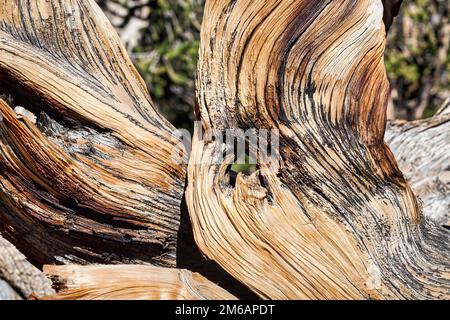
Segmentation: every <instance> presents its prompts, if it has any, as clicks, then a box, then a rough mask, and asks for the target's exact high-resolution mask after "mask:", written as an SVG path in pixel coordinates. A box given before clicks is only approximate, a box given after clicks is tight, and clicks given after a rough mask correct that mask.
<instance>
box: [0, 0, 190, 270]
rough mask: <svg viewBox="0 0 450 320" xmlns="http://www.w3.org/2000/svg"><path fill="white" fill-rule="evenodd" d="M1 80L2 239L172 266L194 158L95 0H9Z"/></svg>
mask: <svg viewBox="0 0 450 320" xmlns="http://www.w3.org/2000/svg"><path fill="white" fill-rule="evenodd" d="M11 87H13V88H20V92H17V90H16V91H13V90H10V88H11ZM0 88H1V90H0V93H1V92H3V93H6V94H4V95H3V99H4V100H0V114H1V116H2V119H3V120H2V121H1V122H0V222H1V228H2V231H3V232H4V234H5V236H6V237H8V238H9V239H11V240H12V241H13V242H14V243H15V244H16V245H17V246H18V247H19V248H20V249H23V251H24V252H27V255H30V256H31V258H32V260H33V261H35V262H36V263H51V262H55V261H59V262H66V261H74V262H78V263H84V262H111V263H131V262H137V263H141V262H146V263H147V262H150V263H152V264H156V265H161V266H174V265H175V246H176V235H177V230H178V226H179V213H180V203H181V199H182V196H183V191H184V180H185V167H184V165H183V163H185V161H184V159H185V158H186V155H185V154H184V150H183V149H182V148H181V149H180V148H178V151H179V153H174V151H173V150H174V148H175V147H178V144H179V141H178V140H177V139H175V137H174V136H172V132H173V127H172V126H171V125H170V124H169V123H168V122H167V121H166V120H165V119H163V117H162V116H160V114H159V113H158V112H157V111H155V108H154V107H153V104H152V102H151V99H150V96H149V94H148V92H147V89H146V85H145V83H144V82H143V80H142V79H141V78H140V76H139V75H138V73H137V71H136V69H135V68H134V67H133V65H132V63H131V61H130V59H129V57H128V56H127V54H126V51H125V49H124V48H123V46H122V44H121V43H120V39H119V38H118V36H117V34H116V32H115V31H114V29H113V27H112V26H111V24H110V23H109V22H108V20H107V19H106V17H105V16H104V14H103V13H102V12H101V10H100V9H99V8H98V6H97V5H96V4H95V2H94V1H93V0H87V1H86V0H83V1H81V0H64V1H63V0H55V1H44V0H37V1H22V0H0ZM18 93H19V94H18ZM9 94H10V95H11V96H12V99H9V100H10V101H9V103H7V102H6V101H5V100H6V99H7V98H9Z"/></svg>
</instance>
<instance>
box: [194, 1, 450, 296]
mask: <svg viewBox="0 0 450 320" xmlns="http://www.w3.org/2000/svg"><path fill="white" fill-rule="evenodd" d="M205 16H206V17H208V19H206V21H204V24H203V26H202V35H201V40H202V45H201V49H200V62H199V72H198V82H197V90H198V104H199V106H198V113H197V115H198V118H200V119H201V120H202V126H203V129H204V130H205V131H207V130H218V131H220V132H222V133H223V134H225V130H226V129H230V128H240V129H243V130H247V129H251V128H254V127H256V128H257V129H274V130H278V131H279V134H280V148H279V157H269V158H264V157H261V158H260V159H258V171H257V172H255V173H254V174H252V175H250V176H245V175H243V174H239V176H238V177H237V181H236V183H235V185H233V184H231V183H227V181H229V171H228V169H227V168H228V167H229V166H230V164H231V163H232V162H233V161H234V159H233V158H228V159H225V161H223V162H220V163H219V164H217V157H218V156H219V155H221V154H222V153H223V152H224V151H225V150H226V149H227V148H229V147H230V145H227V144H226V143H223V142H221V141H219V140H217V139H215V140H214V139H210V138H209V137H208V136H207V135H206V136H199V132H200V128H199V127H198V126H197V128H196V132H195V134H194V145H193V152H192V156H191V160H190V164H189V170H188V182H189V184H188V189H187V197H186V198H187V203H188V205H189V211H190V215H191V218H192V220H193V228H194V232H195V236H196V240H197V243H198V245H199V247H200V248H201V250H202V251H203V252H205V253H206V254H207V256H208V257H210V258H211V259H214V260H215V261H217V262H218V263H219V264H220V265H221V266H223V267H224V268H225V270H227V271H228V272H230V273H231V274H232V275H233V276H234V277H235V278H237V279H239V280H240V281H242V282H243V283H245V284H246V285H247V286H249V287H250V288H251V289H252V290H254V291H255V292H257V293H258V294H259V295H260V296H261V297H263V298H282V299H283V298H306V299H311V298H319V299H335V298H339V299H341V298H352V299H355V298H356V299H361V298H364V299H365V298H426V297H430V298H445V297H447V298H448V297H449V294H450V291H449V290H450V281H449V280H450V279H449V262H450V260H449V252H450V250H449V249H450V247H449V241H448V231H447V230H445V229H444V228H440V227H439V226H436V225H434V224H432V223H431V222H430V221H429V220H428V219H425V218H424V217H423V216H422V215H421V212H420V206H419V204H418V202H417V199H416V197H415V196H414V193H413V192H412V190H411V188H410V187H409V185H408V183H407V182H406V181H405V179H404V177H403V175H402V173H401V172H400V170H399V169H398V167H397V164H396V161H395V159H394V157H393V155H392V153H391V151H390V150H389V148H388V147H387V146H386V144H385V143H384V131H385V123H386V121H385V112H386V104H387V95H388V81H387V78H386V72H385V68H384V64H383V52H384V45H385V36H386V34H385V26H384V25H383V6H382V3H381V1H377V0H365V1H276V0H272V1H264V2H259V1H231V2H230V1H207V3H206V8H205Z"/></svg>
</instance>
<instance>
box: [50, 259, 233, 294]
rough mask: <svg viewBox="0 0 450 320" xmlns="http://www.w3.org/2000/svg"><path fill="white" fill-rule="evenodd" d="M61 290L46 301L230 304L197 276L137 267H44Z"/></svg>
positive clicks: (215, 289)
mask: <svg viewBox="0 0 450 320" xmlns="http://www.w3.org/2000/svg"><path fill="white" fill-rule="evenodd" d="M44 271H45V272H46V274H47V275H49V276H50V277H52V278H53V279H54V281H55V283H56V284H57V286H58V287H59V288H60V289H62V290H61V291H60V292H59V293H58V294H57V295H54V296H49V297H47V299H50V300H52V299H57V300H60V299H70V300H72V299H78V300H80V299H81V300H105V299H114V300H155V299H157V300H233V299H235V297H234V296H233V295H231V294H229V293H228V292H226V291H225V290H223V289H222V288H220V287H218V286H217V285H215V284H214V283H212V282H210V281H208V280H207V279H205V278H204V277H202V276H201V275H199V274H198V273H192V272H190V271H188V270H180V269H168V268H158V267H152V266H139V265H115V266H104V265H103V266H102V265H98V266H95V265H93V266H75V265H70V266H45V268H44Z"/></svg>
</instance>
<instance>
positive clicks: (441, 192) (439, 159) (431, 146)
mask: <svg viewBox="0 0 450 320" xmlns="http://www.w3.org/2000/svg"><path fill="white" fill-rule="evenodd" d="M449 141H450V98H449V99H447V101H446V103H444V105H443V106H442V108H441V109H440V110H439V111H438V112H437V114H436V115H435V116H434V117H432V118H430V119H424V120H417V121H411V122H405V121H394V122H391V123H389V125H388V128H387V130H386V142H387V143H388V145H389V147H390V148H391V149H392V152H393V153H394V155H395V158H396V159H397V161H398V163H399V166H400V169H401V170H402V173H403V174H404V175H405V177H406V178H407V180H408V182H409V183H410V184H411V186H412V188H413V190H414V192H415V193H416V194H417V195H418V196H419V198H420V200H421V201H422V206H423V214H424V215H425V216H426V217H428V218H430V219H431V220H433V221H434V222H435V223H436V224H438V225H445V226H447V228H450V166H449V164H450V143H449Z"/></svg>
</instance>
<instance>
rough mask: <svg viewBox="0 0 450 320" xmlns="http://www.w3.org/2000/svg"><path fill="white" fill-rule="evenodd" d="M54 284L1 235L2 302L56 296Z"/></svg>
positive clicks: (0, 285) (0, 282) (0, 281)
mask: <svg viewBox="0 0 450 320" xmlns="http://www.w3.org/2000/svg"><path fill="white" fill-rule="evenodd" d="M54 293H55V292H54V290H53V289H52V283H51V281H50V280H49V279H47V278H46V277H45V275H44V274H43V273H42V272H41V271H40V270H38V269H37V268H36V267H34V266H33V265H32V264H31V263H29V262H28V261H27V259H26V257H25V256H24V255H23V254H22V253H20V252H19V251H18V250H17V249H16V248H15V247H14V246H13V245H12V244H11V243H9V242H8V241H6V240H5V239H4V238H2V237H1V235H0V300H16V299H26V298H28V297H30V296H34V297H37V298H40V297H44V296H48V295H50V294H54Z"/></svg>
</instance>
